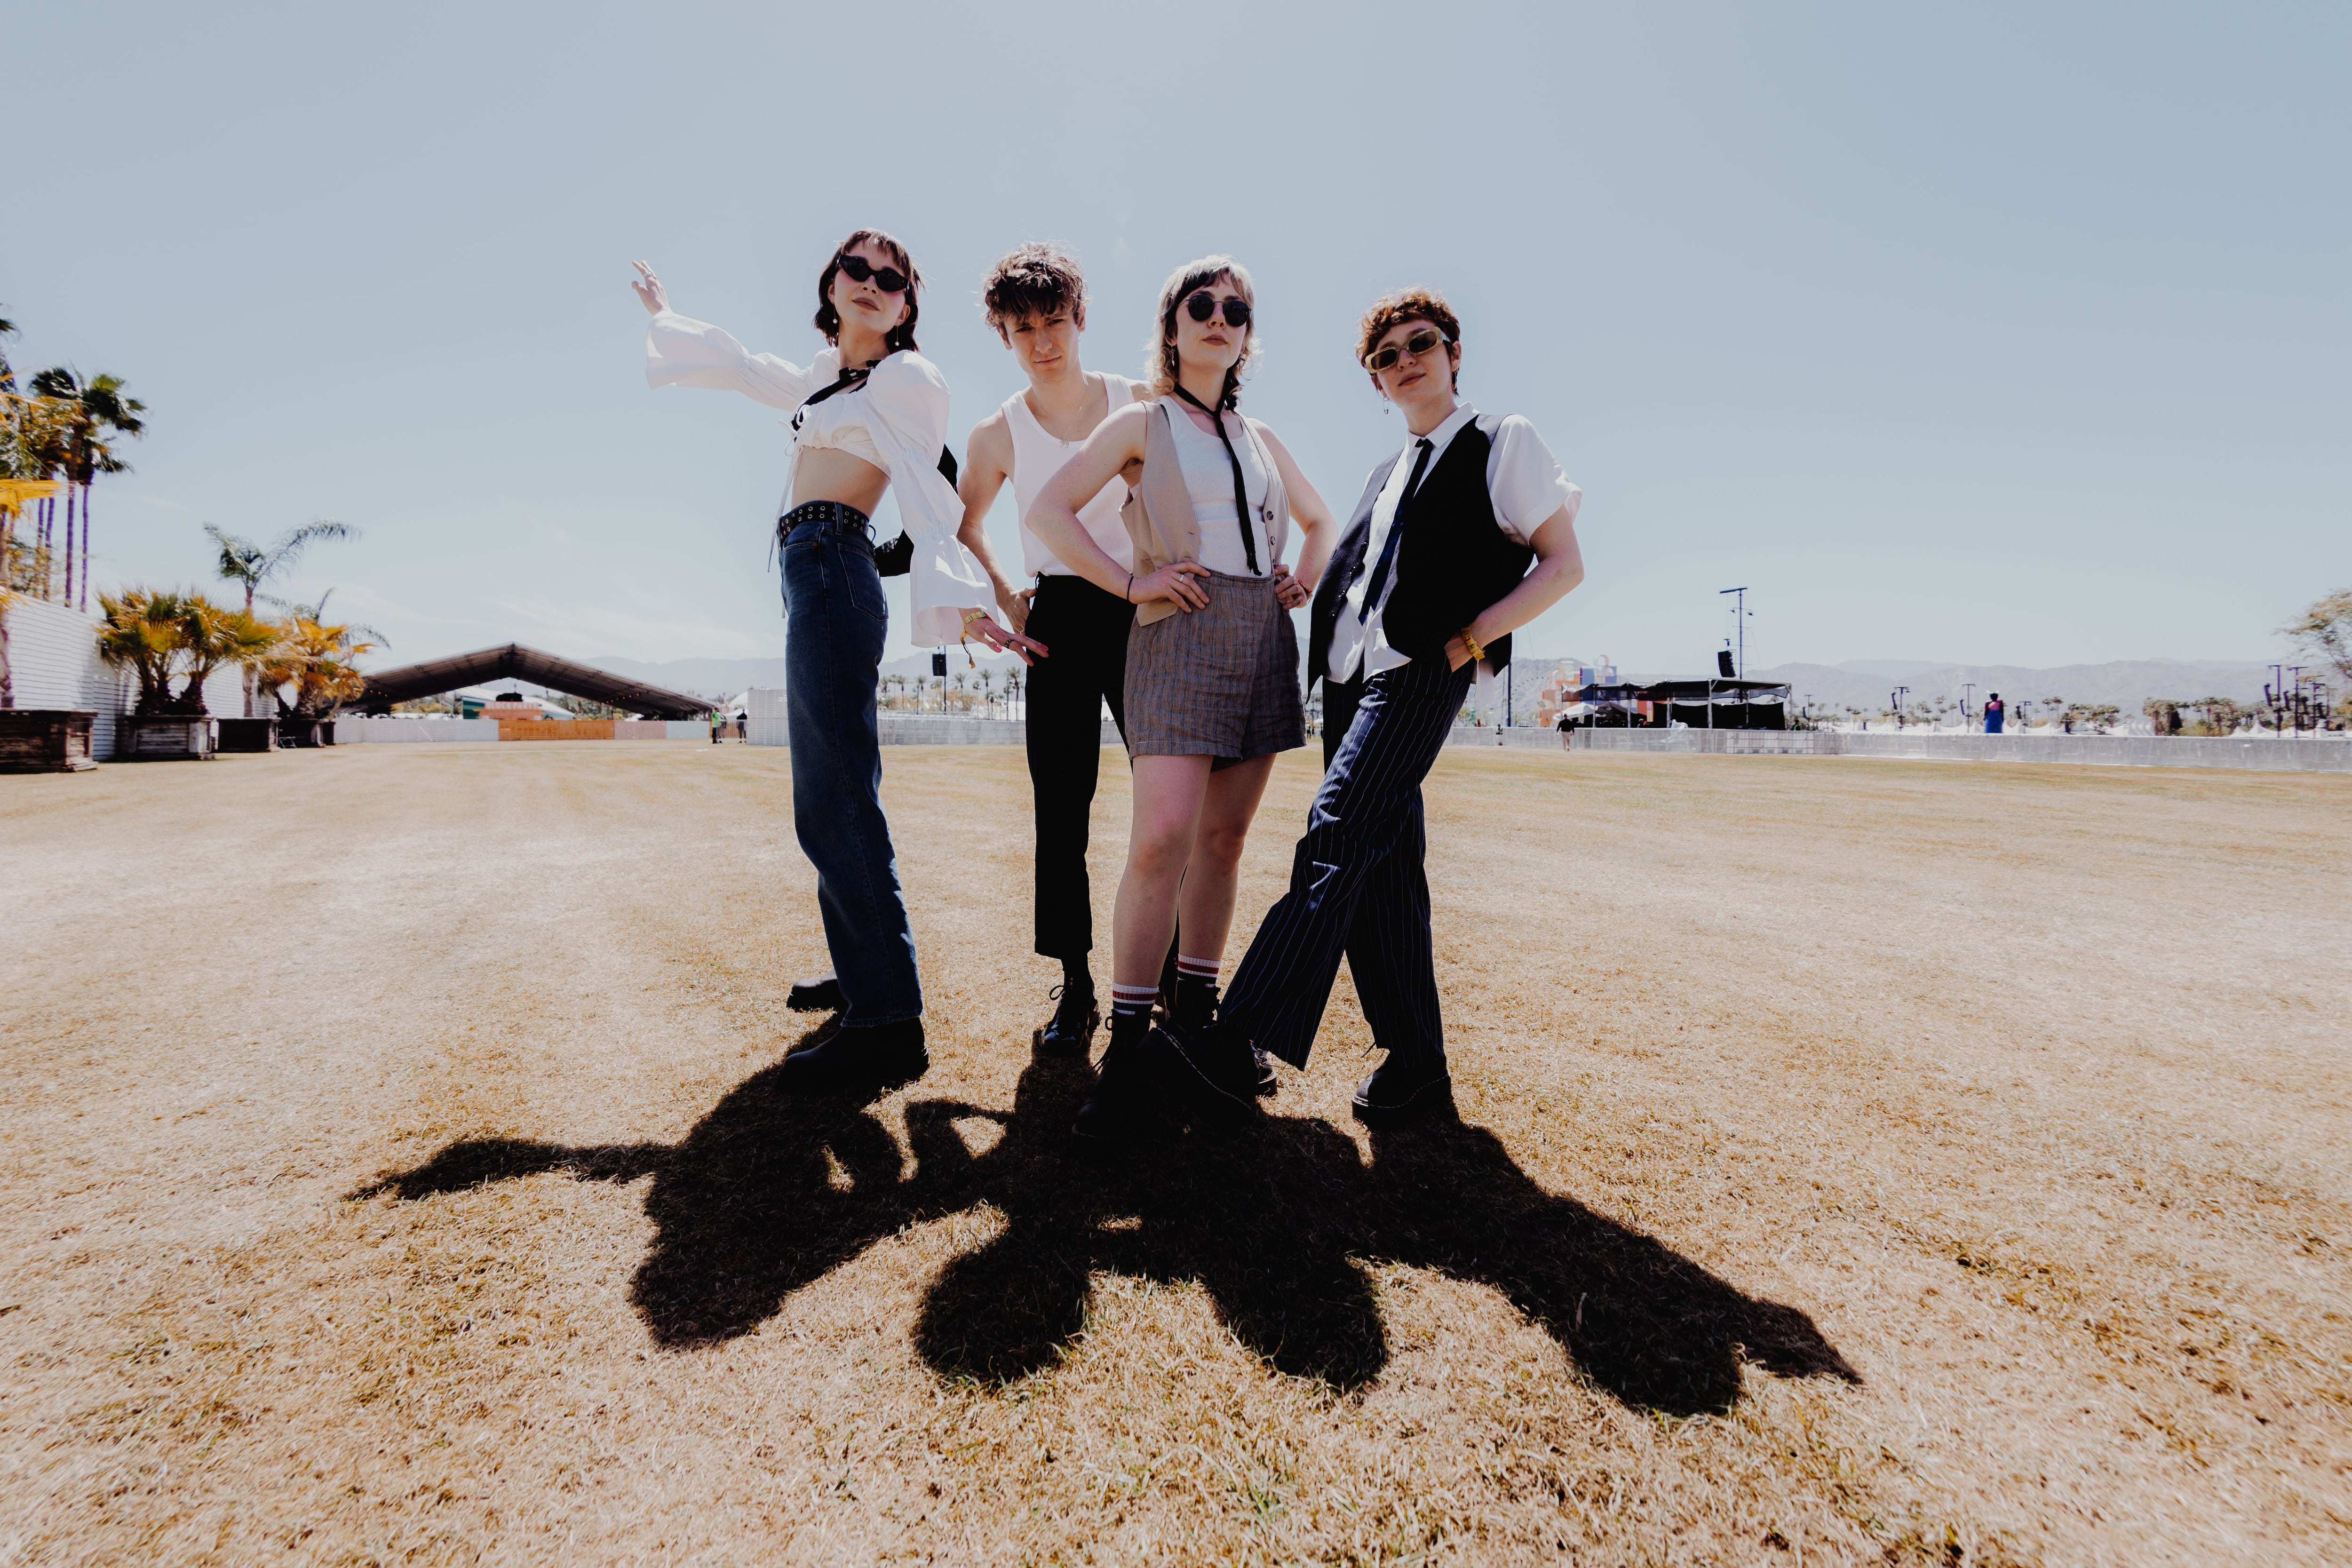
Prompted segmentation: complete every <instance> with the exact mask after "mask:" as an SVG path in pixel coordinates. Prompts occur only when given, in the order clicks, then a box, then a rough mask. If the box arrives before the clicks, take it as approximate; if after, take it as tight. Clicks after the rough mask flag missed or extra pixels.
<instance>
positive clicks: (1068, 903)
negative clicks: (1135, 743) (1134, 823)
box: [1028, 575, 1135, 962]
mask: <svg viewBox="0 0 2352 1568" xmlns="http://www.w3.org/2000/svg"><path fill="white" fill-rule="evenodd" d="M1134 624H1135V606H1134V605H1130V604H1129V603H1128V602H1127V601H1126V600H1124V599H1122V598H1120V597H1119V596H1118V595H1116V594H1107V593H1105V592H1103V590H1101V589H1100V588H1097V587H1096V586H1095V585H1094V584H1092V583H1089V582H1087V580H1086V579H1085V578H1083V577H1065V576H1058V575H1055V576H1046V577H1040V578H1039V579H1038V580H1037V596H1036V597H1035V598H1034V599H1032V600H1031V601H1030V602H1029V626H1028V635H1029V636H1031V637H1034V638H1036V639H1037V640H1038V641H1039V642H1041V643H1044V644H1045V647H1046V649H1047V652H1046V655H1045V658H1041V659H1039V660H1038V661H1037V662H1036V663H1035V664H1034V665H1031V666H1030V667H1029V672H1028V681H1029V784H1030V788H1031V790H1032V792H1033V793H1034V795H1035V798H1036V807H1037V951H1038V952H1040V953H1041V954H1043V955H1044V956H1045V957H1047V958H1058V959H1063V960H1065V961H1069V962H1082V961H1084V959H1085V958H1086V956H1087V953H1088V952H1092V951H1093V950H1094V945H1095V914H1094V901H1093V896H1092V894H1091V892H1090V891H1089V890H1088V889H1087V816H1088V814H1089V812H1090V811H1091V810H1092V809H1093V806H1094V801H1095V782H1096V779H1097V775H1098V774H1099V773H1100V772H1101V769H1102V708H1103V704H1104V703H1105V702H1108V703H1109V704H1110V716H1111V718H1112V719H1113V721H1116V722H1117V723H1118V732H1119V734H1120V736H1121V737H1122V738H1123V737H1125V735H1126V734H1127V700H1126V697H1127V634H1128V631H1129V628H1130V627H1131V626H1133V625H1134Z"/></svg>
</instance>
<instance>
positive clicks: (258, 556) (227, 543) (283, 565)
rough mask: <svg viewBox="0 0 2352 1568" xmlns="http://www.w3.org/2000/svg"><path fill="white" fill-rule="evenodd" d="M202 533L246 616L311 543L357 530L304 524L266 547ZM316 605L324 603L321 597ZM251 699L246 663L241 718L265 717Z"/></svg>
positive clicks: (210, 528) (213, 527) (213, 529)
mask: <svg viewBox="0 0 2352 1568" xmlns="http://www.w3.org/2000/svg"><path fill="white" fill-rule="evenodd" d="M205 535H206V536H207V537H209V538H210V539H211V540H212V542H214V543H215V544H216V545H218V546H219V547H220V574H221V575H222V576H223V577H224V578H226V580H228V581H229V582H231V583H235V584H238V585H239V586H241V587H242V588H244V590H245V613H246V614H247V615H248V616H249V615H251V614H253V595H255V594H256V593H257V592H258V591H259V590H260V588H261V587H262V585H263V584H266V583H268V582H269V581H270V580H271V579H272V578H276V577H279V576H283V575H284V574H287V573H289V572H291V571H292V570H293V569H294V563H295V562H297V561H299V560H300V559H301V558H302V552H303V551H304V550H305V549H307V548H308V547H309V546H310V542H311V541H312V540H314V539H354V538H357V537H358V535H359V530H358V529H356V528H353V527H352V525H351V524H350V523H348V522H328V521H324V520H321V521H318V522H306V523H304V524H303V525H302V526H301V527H299V528H297V529H293V530H290V531H288V532H285V533H281V534H279V535H278V539H277V541H276V542H274V543H271V544H269V545H268V546H266V547H265V546H263V545H259V544H256V543H255V542H253V541H252V540H250V539H247V538H245V537H243V536H242V535H239V534H235V533H229V532H226V531H224V530H223V529H222V528H221V527H220V525H219V524H217V523H211V522H208V523H206V524H205ZM274 602H275V601H273V603H274ZM325 603H326V600H325V598H324V597H323V596H321V598H320V604H321V605H324V604H325ZM312 618H313V619H316V618H317V617H316V616H313V617H312ZM253 700H254V669H253V666H251V665H249V664H248V665H247V666H246V667H245V716H246V717H247V718H248V719H252V718H267V717H268V715H267V714H256V713H255V712H254V710H253Z"/></svg>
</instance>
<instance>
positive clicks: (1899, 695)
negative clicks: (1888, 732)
mask: <svg viewBox="0 0 2352 1568" xmlns="http://www.w3.org/2000/svg"><path fill="white" fill-rule="evenodd" d="M1910 695H1911V689H1910V688H1909V687H1907V686H1898V687H1896V688H1895V689H1894V690H1893V691H1891V692H1889V693H1888V694H1887V697H1886V705H1887V706H1888V707H1889V708H1892V709H1894V710H1895V728H1896V729H1898V730H1900V729H1901V728H1903V700H1904V699H1905V698H1906V697H1908V696H1910Z"/></svg>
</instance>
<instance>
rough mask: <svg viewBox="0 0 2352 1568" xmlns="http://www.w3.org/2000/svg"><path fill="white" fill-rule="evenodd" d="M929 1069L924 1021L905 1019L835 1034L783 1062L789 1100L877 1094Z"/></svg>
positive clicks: (839, 1030) (910, 1079)
mask: <svg viewBox="0 0 2352 1568" xmlns="http://www.w3.org/2000/svg"><path fill="white" fill-rule="evenodd" d="M930 1069H931V1054H930V1052H929V1051H927V1050H925V1049H924V1048H923V1021H922V1020H921V1019H920V1018H907V1019H903V1020H901V1021H900V1022H898V1023H896V1024H875V1025H871V1026H867V1027H865V1028H860V1029H837V1030H835V1032H834V1035H833V1037H832V1038H831V1039H828V1040H827V1041H825V1042H824V1044H823V1045H821V1046H817V1047H814V1048H812V1049H809V1050H805V1051H794V1052H793V1054H792V1055H791V1056H788V1057H786V1058H784V1064H783V1077H782V1081H783V1088H784V1090H785V1092H787V1093H790V1094H841V1095H851V1096H866V1095H873V1094H880V1093H882V1092H884V1091H886V1090H888V1089H896V1088H898V1086H899V1085H900V1084H903V1083H912V1082H914V1081H915V1080H916V1079H919V1078H920V1077H922V1076H923V1075H924V1074H925V1073H927V1072H929V1071H930Z"/></svg>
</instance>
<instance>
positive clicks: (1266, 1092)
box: [1250, 1049, 1282, 1100]
mask: <svg viewBox="0 0 2352 1568" xmlns="http://www.w3.org/2000/svg"><path fill="white" fill-rule="evenodd" d="M1250 1055H1251V1056H1252V1057H1253V1058H1255V1059H1256V1061H1257V1097H1258V1098H1259V1099H1260V1100H1272V1099H1273V1098H1274V1097H1275V1096H1276V1095H1277V1094H1280V1093H1281V1092H1282V1080H1281V1079H1278V1078H1276V1077H1275V1076H1274V1058H1272V1057H1270V1056H1268V1055H1266V1054H1265V1052H1264V1051H1261V1050H1255V1049H1253V1050H1252V1051H1251V1052H1250Z"/></svg>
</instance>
